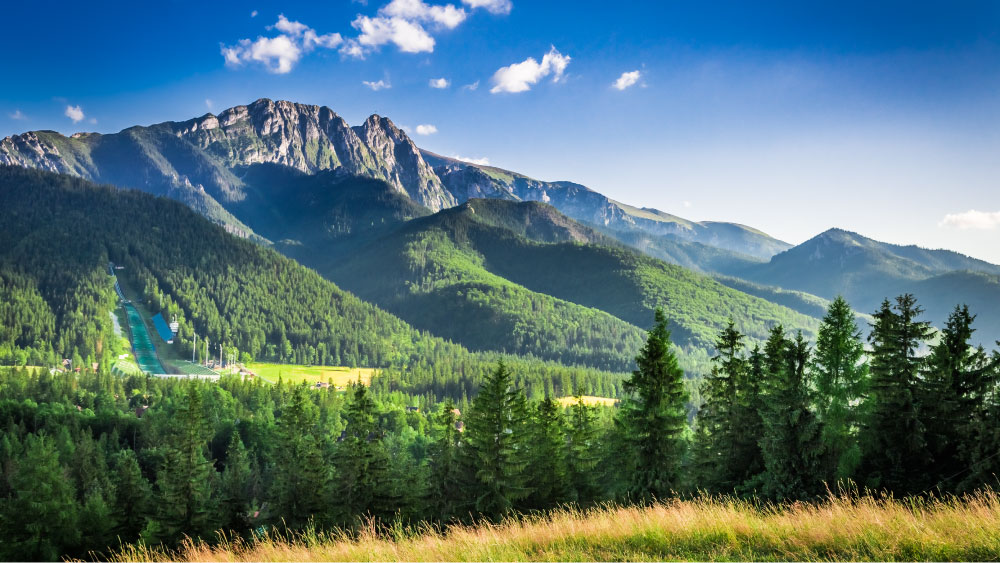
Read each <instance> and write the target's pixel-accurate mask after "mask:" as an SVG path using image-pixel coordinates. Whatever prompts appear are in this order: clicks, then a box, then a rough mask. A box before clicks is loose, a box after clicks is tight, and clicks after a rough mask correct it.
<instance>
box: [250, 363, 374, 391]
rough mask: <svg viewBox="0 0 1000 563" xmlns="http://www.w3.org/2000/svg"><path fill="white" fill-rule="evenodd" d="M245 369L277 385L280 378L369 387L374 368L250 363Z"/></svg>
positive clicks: (311, 382)
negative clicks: (356, 384)
mask: <svg viewBox="0 0 1000 563" xmlns="http://www.w3.org/2000/svg"><path fill="white" fill-rule="evenodd" d="M247 367H248V368H250V370H251V371H253V372H254V373H256V374H257V375H259V376H260V377H261V378H262V379H264V380H265V381H268V382H271V383H277V382H278V378H279V377H280V378H281V379H282V380H284V381H285V383H301V382H303V381H305V382H306V383H310V384H316V383H332V384H333V385H334V386H336V387H346V386H347V385H350V384H351V383H356V382H358V381H361V383H363V384H365V385H369V384H370V383H371V380H372V375H374V374H375V369H374V368H350V367H335V366H303V365H296V364H266V363H258V362H255V363H250V364H247Z"/></svg>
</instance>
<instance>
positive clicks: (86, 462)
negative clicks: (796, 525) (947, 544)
mask: <svg viewBox="0 0 1000 563" xmlns="http://www.w3.org/2000/svg"><path fill="white" fill-rule="evenodd" d="M919 317H920V307H919V306H917V304H916V302H915V300H914V299H913V297H912V296H910V295H903V296H900V297H899V298H897V299H896V300H895V302H892V303H891V302H889V301H886V302H885V303H883V306H882V307H881V308H880V309H879V310H878V311H876V312H875V314H874V315H873V319H874V321H873V325H872V330H871V334H870V336H869V337H868V346H867V348H866V347H865V342H864V341H863V340H862V337H861V332H860V330H859V328H858V325H857V321H856V319H855V316H854V313H853V312H852V311H851V308H850V307H849V305H848V304H847V303H846V302H845V301H844V300H843V299H837V300H836V301H834V302H833V303H832V304H831V305H830V308H829V310H828V313H827V315H826V316H825V318H824V319H823V322H822V324H821V327H820V329H819V335H818V338H817V340H816V342H815V343H814V344H811V343H809V342H807V341H806V340H805V339H804V338H803V337H802V336H801V335H799V334H796V335H789V334H787V333H786V332H785V331H784V330H783V329H782V327H780V326H775V327H774V328H773V329H772V330H771V335H770V338H769V339H768V340H767V342H766V343H765V345H764V346H762V347H761V346H754V348H752V349H750V350H747V349H746V346H745V345H744V337H743V335H742V334H740V333H739V331H737V330H736V329H735V328H734V326H732V325H730V326H729V327H727V328H725V329H724V330H722V331H721V332H720V334H719V335H718V339H717V354H716V355H715V357H714V358H713V364H714V367H713V371H712V374H711V376H710V377H708V378H707V379H706V380H705V381H704V383H703V386H702V389H701V393H700V402H701V404H700V405H695V404H694V403H692V401H691V398H690V396H689V389H690V386H689V385H688V383H687V382H686V379H685V374H684V372H683V370H681V369H680V367H679V365H678V362H677V357H676V354H675V347H674V346H673V345H672V344H671V342H670V334H669V330H668V328H667V317H666V314H664V312H663V311H660V310H658V311H657V312H656V316H655V324H654V326H653V328H652V329H651V330H650V331H649V332H648V334H647V339H646V342H645V345H644V346H643V348H642V350H641V352H640V354H639V356H638V357H637V358H636V367H637V369H636V370H635V371H634V372H633V373H632V375H631V377H629V378H628V379H627V380H626V381H625V382H624V383H623V400H622V402H621V404H620V406H619V407H618V408H614V409H612V408H598V407H594V406H587V405H586V403H585V402H584V400H583V399H582V397H579V398H577V400H573V401H566V402H560V401H557V397H556V396H555V395H554V394H546V395H543V396H541V398H538V399H530V398H529V396H528V394H526V393H525V388H524V386H523V385H519V384H518V378H517V376H516V374H515V373H514V370H512V368H511V367H510V366H508V365H506V364H505V363H503V362H499V363H498V364H496V365H495V367H494V368H492V369H491V370H490V371H489V372H488V373H487V374H485V376H484V377H483V379H482V382H481V384H480V385H479V386H478V392H477V393H476V394H475V395H474V397H473V398H471V399H468V398H459V399H458V400H454V399H446V400H444V401H439V400H436V398H434V397H431V396H424V395H419V394H417V395H414V394H409V393H406V392H403V391H400V390H398V389H393V388H392V386H391V385H387V384H386V383H385V382H379V379H380V378H378V377H377V378H375V382H374V383H373V385H372V387H371V388H368V387H365V386H362V385H357V386H353V387H351V388H350V389H348V390H347V391H346V392H339V391H336V390H335V389H334V388H325V389H316V388H312V387H308V386H305V385H287V384H285V383H283V382H279V384H277V385H269V384H265V383H262V382H260V381H259V380H257V381H252V380H242V379H239V378H236V377H227V378H223V379H222V380H221V381H220V382H219V383H218V384H211V383H203V382H196V381H183V382H182V381H173V380H159V379H155V378H148V377H145V376H141V377H140V376H129V377H117V376H111V375H107V374H103V373H101V372H100V371H99V372H98V373H92V374H91V373H86V372H84V373H81V374H79V375H77V374H71V373H58V372H55V373H52V372H49V371H48V370H30V369H27V368H23V369H12V370H7V371H5V372H2V373H0V423H2V424H3V425H4V432H3V433H2V437H0V476H2V478H0V499H2V500H0V530H2V532H0V534H2V537H0V539H2V542H0V546H2V547H0V550H2V553H0V556H2V557H3V558H5V559H52V558H55V557H59V556H74V557H84V556H86V555H87V554H88V553H89V552H91V551H93V552H94V553H97V554H101V553H106V551H104V550H105V549H106V548H107V547H108V546H115V545H118V542H138V541H142V542H146V543H153V544H164V545H167V546H172V545H177V542H179V541H180V540H181V539H182V538H183V537H185V536H189V537H196V538H202V539H204V540H206V541H215V540H216V539H217V538H218V536H217V531H218V530H225V531H226V533H227V534H237V535H242V536H244V537H252V536H253V535H255V534H259V533H262V532H263V531H265V530H275V531H279V532H282V531H296V530H304V529H307V528H310V527H313V528H320V529H330V528H339V529H343V530H347V531H350V530H352V529H356V528H358V527H359V526H361V525H363V524H364V523H365V522H367V521H368V519H374V521H375V522H376V523H378V524H379V525H380V526H384V527H385V529H387V530H388V529H392V528H396V529H398V527H399V526H404V527H405V526H408V525H415V524H417V523H419V522H434V523H438V524H441V525H445V526H447V525H449V524H451V523H455V522H471V521H479V520H482V519H498V518H502V517H504V516H509V515H514V514H522V513H529V512H532V511H539V510H547V509H550V508H553V507H556V506H559V505H562V504H567V503H575V504H577V505H579V506H589V505H592V504H594V503H598V502H602V501H608V500H613V501H619V502H627V503H647V502H652V501H655V500H656V499H664V498H669V497H671V496H676V495H696V494H703V493H725V494H735V495H740V496H746V497H749V498H764V499H772V500H776V501H792V500H800V499H810V498H815V497H817V496H819V495H823V494H825V493H826V491H827V490H828V489H834V490H836V488H837V487H838V486H839V485H844V486H853V487H856V488H859V489H860V488H869V489H872V490H877V491H885V492H891V493H893V494H897V495H904V494H925V493H932V492H933V493H934V494H941V493H949V492H962V491H969V490H973V489H976V488H978V487H981V486H983V485H988V484H990V483H992V482H993V481H994V480H995V477H994V475H995V473H996V471H997V470H998V463H1000V456H998V455H997V453H998V452H1000V434H998V432H997V428H1000V425H998V424H997V423H998V421H1000V394H998V378H1000V367H998V366H1000V356H998V354H997V353H996V352H993V353H992V354H987V352H986V351H985V350H983V349H982V348H977V347H972V346H970V345H969V341H970V338H971V335H972V333H973V330H974V329H973V322H974V320H975V316H974V315H973V314H971V313H970V312H969V311H968V309H967V308H966V307H958V308H956V309H955V311H954V313H953V314H952V316H951V318H950V319H949V322H948V323H947V325H946V326H945V327H944V328H943V329H942V330H941V331H940V333H939V334H937V335H932V330H931V329H930V327H929V325H927V323H925V322H923V321H921V320H920V318H919ZM514 369H516V368H514ZM576 391H578V392H581V393H582V392H583V391H584V390H583V389H580V388H578V389H577V390H576Z"/></svg>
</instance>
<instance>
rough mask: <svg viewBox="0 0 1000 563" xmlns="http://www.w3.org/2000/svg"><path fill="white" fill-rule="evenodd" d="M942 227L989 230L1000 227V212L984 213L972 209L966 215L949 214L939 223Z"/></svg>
mask: <svg viewBox="0 0 1000 563" xmlns="http://www.w3.org/2000/svg"><path fill="white" fill-rule="evenodd" d="M938 226H940V227H952V228H955V229H982V230H989V229H995V228H997V227H1000V211H994V212H992V213H991V212H983V211H976V210H975V209H970V210H969V211H966V212H965V213H949V214H947V215H945V216H944V219H942V220H941V222H940V223H938Z"/></svg>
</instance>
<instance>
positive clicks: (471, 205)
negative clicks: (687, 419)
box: [328, 200, 816, 368]
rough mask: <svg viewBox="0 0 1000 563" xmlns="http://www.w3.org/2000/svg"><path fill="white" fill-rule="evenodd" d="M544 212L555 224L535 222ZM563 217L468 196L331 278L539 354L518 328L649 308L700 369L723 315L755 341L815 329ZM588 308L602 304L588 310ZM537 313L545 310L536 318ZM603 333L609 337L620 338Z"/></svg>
mask: <svg viewBox="0 0 1000 563" xmlns="http://www.w3.org/2000/svg"><path fill="white" fill-rule="evenodd" d="M501 217H506V218H508V220H506V221H500V220H499V219H498V218H501ZM546 221H550V222H551V223H552V226H551V227H544V228H543V227H541V225H542V224H543V223H544V222H546ZM568 221H570V220H569V219H567V218H565V217H563V216H562V215H561V214H559V213H558V212H557V211H556V210H555V209H553V208H552V207H550V206H547V205H543V204H539V203H516V202H508V201H499V200H470V201H468V202H466V203H465V204H463V205H461V206H459V207H456V208H453V209H448V210H444V211H441V212H439V213H436V214H434V215H432V216H429V217H425V218H422V219H415V220H413V221H410V222H409V223H407V224H405V225H404V226H402V227H401V228H400V229H399V230H398V231H396V232H394V233H392V234H390V235H388V236H386V237H384V238H381V239H379V240H377V241H375V242H373V243H371V244H370V245H368V246H366V247H365V248H364V249H363V251H360V252H357V253H355V256H353V257H351V258H350V259H348V260H346V261H345V262H344V263H342V264H340V265H339V266H337V267H334V268H333V269H332V270H330V271H329V272H328V275H330V277H331V278H332V279H334V280H336V281H337V282H338V283H340V284H341V285H343V286H344V287H346V288H348V289H350V290H351V291H354V292H356V293H358V294H359V295H361V296H362V297H364V298H366V299H370V300H372V301H374V302H376V303H378V304H380V305H382V306H384V307H386V308H387V309H389V310H390V311H393V312H396V313H397V314H399V315H400V316H401V317H403V318H404V319H407V320H408V321H409V322H411V323H412V324H414V325H415V326H417V327H420V328H424V329H427V330H430V331H432V332H435V333H440V334H443V335H446V336H447V337H449V338H454V339H455V340H456V341H459V342H462V343H464V344H466V345H468V346H470V347H473V348H480V347H499V348H502V347H510V346H514V344H511V339H513V340H514V342H515V343H516V345H517V346H519V347H521V348H520V349H521V351H524V352H530V353H533V354H537V355H543V357H547V356H544V355H545V354H546V353H550V352H547V351H546V341H545V340H544V339H543V340H541V341H540V342H539V343H538V344H540V346H536V347H533V343H532V341H531V340H530V338H527V339H525V338H520V335H521V334H535V333H534V332H532V331H534V330H536V328H537V327H541V328H546V329H547V330H552V331H553V333H554V334H563V335H565V334H569V327H571V326H574V325H575V326H579V327H580V328H579V329H576V330H580V331H585V330H590V329H592V328H594V327H596V326H597V323H605V322H608V319H607V317H605V316H603V314H608V315H613V318H617V319H621V320H623V321H626V322H627V323H628V324H629V325H631V326H632V327H645V326H648V325H649V322H650V321H649V319H651V318H652V315H653V309H655V307H657V306H663V307H665V308H666V309H667V311H668V314H669V316H670V319H671V328H672V330H673V331H674V340H675V341H676V342H677V343H678V344H680V345H681V346H682V347H683V348H685V350H687V351H688V352H689V353H691V354H692V356H691V358H689V360H688V365H689V366H694V365H699V364H700V367H701V368H704V367H705V365H704V360H705V359H707V355H708V350H709V349H710V348H711V346H712V344H713V342H714V338H715V335H716V333H717V331H718V330H719V329H720V328H721V327H722V326H724V324H725V322H726V320H727V319H728V318H729V316H733V317H734V318H735V320H736V322H737V326H739V327H740V328H741V330H744V331H745V332H747V333H749V334H750V335H751V336H752V337H754V338H757V339H759V338H763V337H765V336H766V332H767V330H768V329H769V328H770V327H771V326H772V325H773V324H774V323H777V322H782V323H784V324H785V326H787V327H788V328H790V329H795V328H803V329H804V330H806V331H807V333H811V331H812V330H814V329H815V327H816V319H814V318H810V317H807V316H805V315H802V314H799V313H796V312H794V311H791V310H789V309H786V308H784V307H780V306H778V305H774V304H772V303H768V302H766V301H764V300H762V299H758V298H756V297H752V296H750V295H747V294H744V293H741V292H739V291H736V290H733V289H730V288H727V287H725V286H723V285H721V284H719V283H718V282H716V281H714V280H712V279H711V278H709V277H706V276H704V275H700V274H697V273H694V272H691V271H689V270H686V269H684V268H681V267H678V266H674V265H671V264H667V263H664V262H662V261H660V260H656V259H653V258H650V257H647V256H644V255H641V254H640V253H638V252H635V251H633V250H630V249H626V248H624V247H623V246H622V245H621V244H619V243H617V242H614V241H608V240H607V239H606V238H604V237H603V236H602V235H600V234H599V233H596V232H595V231H592V230H589V229H586V227H582V226H572V225H571V224H567V222H568ZM526 223H528V224H531V225H532V226H533V227H532V229H530V230H529V231H523V230H522V229H523V225H525V224H526ZM570 223H572V222H570ZM508 226H509V227H510V228H508ZM524 234H528V235H529V236H530V238H529V237H526V236H524ZM594 242H597V243H598V244H593V243H594ZM603 242H611V244H610V245H607V246H605V245H602V244H600V243H603ZM570 305H572V306H570ZM581 306H582V307H581ZM595 309H596V310H599V311H602V312H603V313H602V314H601V315H597V316H594V313H593V311H594V310H595ZM473 311H475V312H473ZM543 311H544V313H545V314H547V315H549V316H550V318H549V319H547V320H546V319H543V318H541V317H543V316H544V315H540V313H542V312H543ZM553 315H554V316H553ZM556 319H558V322H557V323H556ZM477 321H478V322H477ZM539 323H542V324H539ZM609 326H612V327H620V325H615V324H611V325H609ZM494 327H496V328H499V329H500V330H493V328H494ZM529 327H532V328H529ZM539 330H540V329H539ZM614 330H618V331H623V330H624V329H623V328H615V329H614ZM442 331H444V332H442ZM580 334H585V332H581V333H580ZM595 336H596V335H592V336H590V337H588V338H590V339H591V340H587V342H589V344H588V346H596V345H597V344H598V343H600V342H605V344H602V345H605V346H606V345H607V342H608V341H602V340H600V339H595ZM608 336H611V338H610V339H609V341H610V342H614V341H615V339H616V338H620V336H618V335H608ZM564 337H565V336H553V337H550V340H554V341H558V339H559V338H564ZM581 346H582V344H581ZM628 348H631V346H629V347H628ZM628 348H624V347H620V346H618V347H615V348H614V353H615V354H621V353H628V352H625V350H627V349H628ZM694 358H698V359H694Z"/></svg>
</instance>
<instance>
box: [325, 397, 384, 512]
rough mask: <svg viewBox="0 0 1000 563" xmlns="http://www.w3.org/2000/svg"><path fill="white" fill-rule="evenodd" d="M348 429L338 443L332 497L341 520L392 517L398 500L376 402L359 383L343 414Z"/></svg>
mask: <svg viewBox="0 0 1000 563" xmlns="http://www.w3.org/2000/svg"><path fill="white" fill-rule="evenodd" d="M345 418H346V419H347V429H346V430H344V439H343V441H342V442H341V443H340V444H339V445H338V446H337V452H336V455H335V457H334V466H335V468H336V472H337V479H336V484H335V487H336V494H335V498H336V500H337V502H338V503H339V505H340V508H341V516H340V519H339V520H340V522H341V523H342V524H345V525H355V524H357V523H358V522H359V518H362V517H367V516H373V517H376V518H380V519H382V520H388V519H391V518H392V516H393V514H394V513H395V511H396V510H397V508H399V504H400V499H399V498H398V496H397V495H396V494H395V491H394V488H393V483H392V482H391V478H390V477H391V475H390V468H389V457H388V453H387V452H386V450H385V447H384V445H383V443H382V438H383V436H382V431H381V429H380V428H379V427H378V420H377V411H376V408H375V402H374V401H373V400H372V398H371V396H370V395H369V394H368V388H367V387H365V386H364V385H362V384H360V383H359V384H356V385H354V389H353V395H352V397H351V400H350V401H349V402H348V404H347V411H346V413H345Z"/></svg>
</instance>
